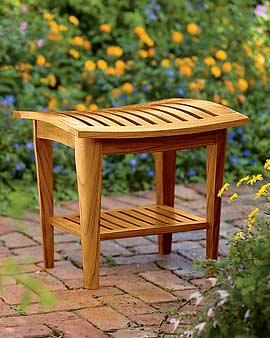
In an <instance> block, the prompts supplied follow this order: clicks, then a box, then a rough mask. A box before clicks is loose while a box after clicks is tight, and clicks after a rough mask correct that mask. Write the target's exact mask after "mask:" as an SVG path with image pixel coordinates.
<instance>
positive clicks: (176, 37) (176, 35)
mask: <svg viewBox="0 0 270 338" xmlns="http://www.w3.org/2000/svg"><path fill="white" fill-rule="evenodd" d="M183 40H184V36H183V34H182V33H181V32H172V41H173V42H182V41H183Z"/></svg>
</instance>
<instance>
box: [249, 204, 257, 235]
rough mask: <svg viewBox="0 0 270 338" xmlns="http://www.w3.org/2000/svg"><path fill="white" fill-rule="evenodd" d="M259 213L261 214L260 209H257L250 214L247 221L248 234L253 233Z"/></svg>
mask: <svg viewBox="0 0 270 338" xmlns="http://www.w3.org/2000/svg"><path fill="white" fill-rule="evenodd" d="M258 213H259V208H255V209H253V210H252V211H251V212H250V213H249V214H248V216H247V219H246V222H247V223H248V225H247V230H248V232H251V231H252V229H253V228H254V225H255V224H256V217H257V215H258Z"/></svg>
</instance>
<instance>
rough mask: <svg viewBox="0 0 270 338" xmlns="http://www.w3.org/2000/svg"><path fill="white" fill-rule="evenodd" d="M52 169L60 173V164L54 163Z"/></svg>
mask: <svg viewBox="0 0 270 338" xmlns="http://www.w3.org/2000/svg"><path fill="white" fill-rule="evenodd" d="M53 171H54V172H55V173H56V174H60V173H61V172H62V166H61V165H60V164H56V165H55V166H54V167H53Z"/></svg>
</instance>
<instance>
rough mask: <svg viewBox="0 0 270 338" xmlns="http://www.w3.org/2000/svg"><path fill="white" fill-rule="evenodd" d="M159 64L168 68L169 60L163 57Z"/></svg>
mask: <svg viewBox="0 0 270 338" xmlns="http://www.w3.org/2000/svg"><path fill="white" fill-rule="evenodd" d="M160 65H161V67H164V68H168V67H170V60H169V59H163V60H162V61H161V62H160Z"/></svg>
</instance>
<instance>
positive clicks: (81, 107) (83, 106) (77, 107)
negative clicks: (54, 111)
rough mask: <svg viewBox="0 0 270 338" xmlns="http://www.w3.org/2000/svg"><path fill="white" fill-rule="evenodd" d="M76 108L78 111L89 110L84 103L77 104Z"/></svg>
mask: <svg viewBox="0 0 270 338" xmlns="http://www.w3.org/2000/svg"><path fill="white" fill-rule="evenodd" d="M75 109H76V110H78V111H84V110H87V108H86V107H85V105H84V104H82V103H78V104H76V106H75Z"/></svg>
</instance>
